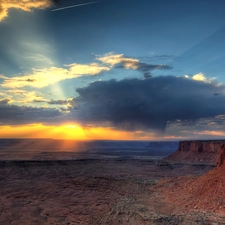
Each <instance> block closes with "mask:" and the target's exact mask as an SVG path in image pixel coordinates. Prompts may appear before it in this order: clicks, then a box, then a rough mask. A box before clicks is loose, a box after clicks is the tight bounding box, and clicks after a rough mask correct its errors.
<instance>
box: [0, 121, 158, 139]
mask: <svg viewBox="0 0 225 225" xmlns="http://www.w3.org/2000/svg"><path fill="white" fill-rule="evenodd" d="M0 138H54V139H73V140H137V139H139V140H150V139H152V140H154V139H155V138H156V137H154V135H153V134H151V133H148V134H147V135H146V133H145V132H142V131H121V130H115V129H113V128H111V127H81V126H79V125H76V124H65V125H60V126H45V125H42V124H30V125H22V126H0Z"/></svg>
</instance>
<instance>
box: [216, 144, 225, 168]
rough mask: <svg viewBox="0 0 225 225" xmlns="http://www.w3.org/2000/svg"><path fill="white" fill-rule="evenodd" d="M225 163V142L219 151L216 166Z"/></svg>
mask: <svg viewBox="0 0 225 225" xmlns="http://www.w3.org/2000/svg"><path fill="white" fill-rule="evenodd" d="M224 164H225V144H223V145H222V146H221V147H220V148H219V150H218V153H217V160H216V166H217V167H220V166H222V165H224Z"/></svg>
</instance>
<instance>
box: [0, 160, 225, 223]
mask: <svg viewBox="0 0 225 225" xmlns="http://www.w3.org/2000/svg"><path fill="white" fill-rule="evenodd" d="M211 169H213V166H212V165H203V164H181V163H164V162H161V161H156V160H140V159H80V160H64V161H57V160H52V161H0V224H1V225H10V224H12V225H20V224H21V225H34V224H35V225H38V224H40V225H49V224H54V225H56V224H60V225H64V224H65V225H66V224H67V225H69V224H70V225H72V224H90V225H95V224H112V225H117V224H130V225H132V224H134V225H137V224H138V225H142V224H205V225H206V224H225V214H223V213H222V214H221V213H220V214H219V213H217V212H215V211H214V212H213V211H204V210H201V209H199V208H190V207H187V206H185V205H177V204H176V203H175V202H174V203H173V201H168V200H167V197H166V196H167V195H168V193H170V192H173V189H171V188H170V187H171V186H172V187H173V188H174V187H176V183H177V184H179V182H186V181H188V182H190V179H196V178H198V177H199V176H201V175H203V174H205V173H206V172H208V171H209V170H211ZM167 192H168V193H167ZM179 194H180V193H179ZM178 197H179V196H178Z"/></svg>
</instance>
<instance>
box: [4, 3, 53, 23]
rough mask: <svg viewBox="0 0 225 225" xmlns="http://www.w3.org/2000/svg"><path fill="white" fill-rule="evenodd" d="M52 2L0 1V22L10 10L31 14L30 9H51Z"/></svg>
mask: <svg viewBox="0 0 225 225" xmlns="http://www.w3.org/2000/svg"><path fill="white" fill-rule="evenodd" d="M54 2H55V1H53V0H1V1H0V21H2V20H3V19H5V18H6V17H7V16H8V11H9V10H10V9H20V10H23V11H26V12H31V11H32V9H46V8H49V7H51V6H52V5H53V4H54Z"/></svg>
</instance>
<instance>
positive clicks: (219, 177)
mask: <svg viewBox="0 0 225 225" xmlns="http://www.w3.org/2000/svg"><path fill="white" fill-rule="evenodd" d="M224 171H225V144H223V145H222V146H221V147H220V148H219V150H218V154H217V166H216V167H215V168H214V169H212V170H211V171H209V172H208V173H206V174H204V175H203V176H200V177H198V178H193V177H183V178H181V179H180V180H179V181H178V182H176V183H174V184H172V185H171V186H170V188H168V189H165V190H164V195H165V196H166V198H167V199H168V200H169V201H171V202H173V204H175V205H180V206H184V207H185V208H186V209H191V210H206V211H211V212H218V213H223V214H224V213H225V174H224Z"/></svg>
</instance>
